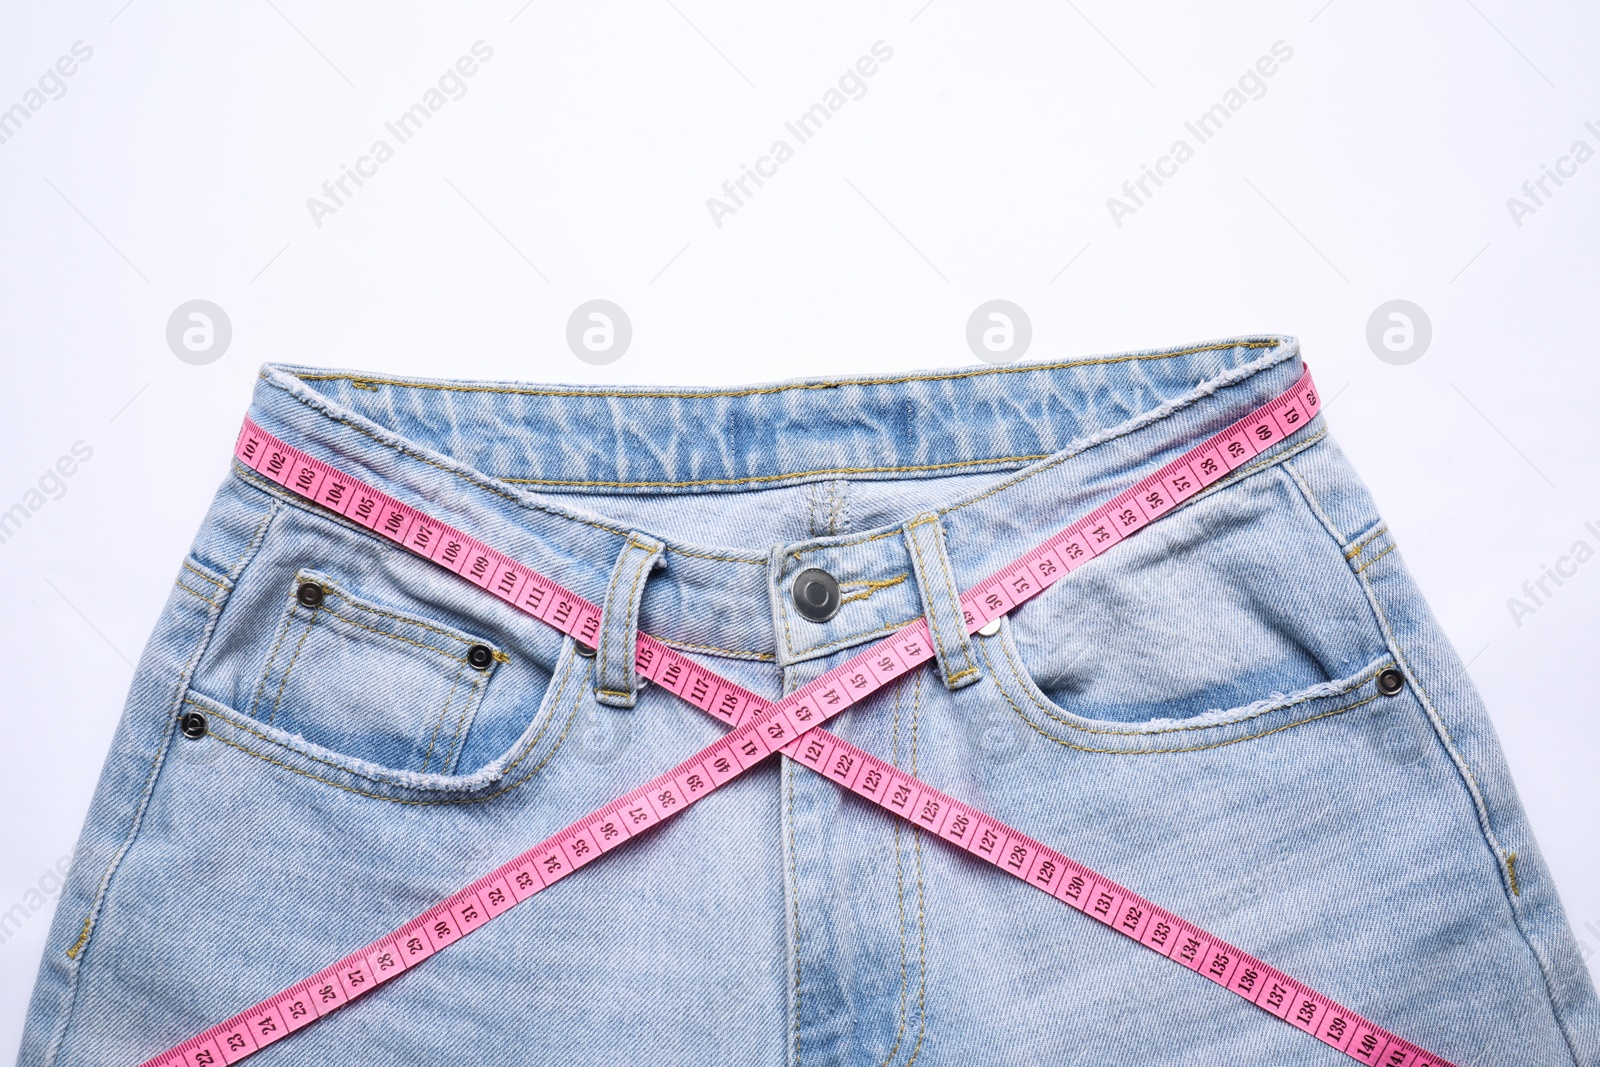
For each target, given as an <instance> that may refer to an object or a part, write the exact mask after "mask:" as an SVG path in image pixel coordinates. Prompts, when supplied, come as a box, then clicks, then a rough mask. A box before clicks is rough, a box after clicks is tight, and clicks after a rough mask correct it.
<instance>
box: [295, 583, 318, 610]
mask: <svg viewBox="0 0 1600 1067" xmlns="http://www.w3.org/2000/svg"><path fill="white" fill-rule="evenodd" d="M322 597H323V589H322V586H320V585H318V584H317V583H316V582H301V583H300V588H298V589H296V590H295V591H294V598H295V599H296V600H298V601H300V603H302V604H304V605H305V606H306V607H308V608H320V607H322Z"/></svg>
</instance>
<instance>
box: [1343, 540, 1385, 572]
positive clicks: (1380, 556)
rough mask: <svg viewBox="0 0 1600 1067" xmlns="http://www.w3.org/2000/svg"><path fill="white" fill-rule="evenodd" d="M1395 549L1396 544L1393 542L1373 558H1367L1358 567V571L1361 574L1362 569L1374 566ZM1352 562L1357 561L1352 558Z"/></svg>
mask: <svg viewBox="0 0 1600 1067" xmlns="http://www.w3.org/2000/svg"><path fill="white" fill-rule="evenodd" d="M1393 551H1394V545H1392V544H1391V545H1390V546H1389V547H1388V548H1386V549H1384V550H1383V551H1382V552H1379V553H1378V554H1377V555H1376V556H1373V557H1372V558H1371V559H1369V560H1367V561H1366V562H1365V563H1363V564H1362V565H1361V566H1359V567H1357V568H1356V573H1357V574H1360V573H1361V572H1362V571H1364V570H1366V569H1367V568H1368V567H1370V566H1372V565H1373V564H1374V563H1376V562H1378V561H1379V560H1380V559H1382V558H1383V557H1384V556H1387V555H1388V554H1389V553H1391V552H1393ZM1351 562H1352V563H1354V562H1355V561H1354V560H1351Z"/></svg>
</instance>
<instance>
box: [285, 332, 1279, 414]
mask: <svg viewBox="0 0 1600 1067" xmlns="http://www.w3.org/2000/svg"><path fill="white" fill-rule="evenodd" d="M1281 343H1282V342H1281V341H1246V340H1238V341H1228V342H1225V343H1219V344H1212V345H1199V346H1197V347H1194V348H1183V349H1177V350H1174V351H1171V352H1148V353H1139V354H1135V355H1118V356H1107V357H1100V358H1093V359H1077V360H1065V361H1063V362H1060V363H1045V364H1039V365H1034V366H1024V367H983V368H980V369H977V370H970V371H952V372H948V373H945V374H906V375H899V376H896V377H884V378H851V379H846V380H843V381H830V382H794V383H792V384H788V385H769V386H756V387H754V388H749V389H723V390H676V391H673V390H657V391H654V392H644V391H632V390H614V389H612V390H606V389H592V390H574V389H518V388H514V387H511V386H497V387H489V386H466V385H454V384H446V383H443V382H418V381H408V380H406V379H404V378H375V377H368V376H363V375H355V374H318V373H316V372H311V373H306V374H301V373H296V372H294V371H286V372H285V373H287V374H291V375H293V376H294V377H295V378H297V379H299V380H301V381H308V382H313V381H322V382H326V381H334V382H352V383H354V382H362V383H364V384H366V385H393V386H399V387H401V388H405V389H431V390H436V391H440V392H451V393H498V394H507V395H513V396H574V397H592V398H604V397H614V398H621V399H628V398H631V397H643V398H653V399H665V400H694V399H700V398H708V397H742V396H765V395H769V394H772V393H786V392H793V391H795V390H806V391H822V390H828V389H843V388H849V387H852V386H855V387H861V386H869V385H900V384H903V383H905V382H947V381H959V380H962V379H966V378H979V377H985V376H988V375H993V374H1019V373H1023V374H1025V373H1029V372H1036V371H1051V370H1067V369H1069V368H1072V367H1093V366H1104V365H1107V364H1112V363H1135V362H1143V361H1148V360H1158V359H1174V358H1176V357H1178V356H1192V355H1195V354H1196V353H1199V352H1220V351H1224V350H1226V349H1229V348H1276V347H1278V346H1279V345H1280V344H1281ZM262 377H265V375H264V374H263V375H262Z"/></svg>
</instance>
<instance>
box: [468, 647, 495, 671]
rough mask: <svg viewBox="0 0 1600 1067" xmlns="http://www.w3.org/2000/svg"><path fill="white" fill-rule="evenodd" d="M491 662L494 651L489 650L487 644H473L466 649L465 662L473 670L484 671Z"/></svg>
mask: <svg viewBox="0 0 1600 1067" xmlns="http://www.w3.org/2000/svg"><path fill="white" fill-rule="evenodd" d="M493 662H494V653H493V652H491V651H489V646H488V645H473V646H472V647H471V648H469V649H467V664H468V665H469V666H471V667H472V668H474V669H475V670H480V671H486V670H488V669H489V664H491V663H493Z"/></svg>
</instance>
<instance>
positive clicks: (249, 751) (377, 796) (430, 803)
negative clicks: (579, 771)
mask: <svg viewBox="0 0 1600 1067" xmlns="http://www.w3.org/2000/svg"><path fill="white" fill-rule="evenodd" d="M570 672H571V667H570V665H569V667H568V671H567V673H570ZM565 686H566V673H564V674H563V675H562V680H561V689H558V690H557V693H558V697H557V699H558V700H559V699H560V697H561V696H564V695H565V694H564V693H563V692H562V691H561V690H563V689H565ZM580 700H582V696H581V694H580V696H579V697H578V699H577V700H574V701H573V702H572V711H571V712H569V713H568V715H567V723H566V726H565V727H563V728H562V730H561V734H560V736H559V737H557V738H556V739H555V744H554V745H553V746H552V747H551V749H550V751H549V752H548V753H546V754H545V757H544V759H542V760H540V761H539V764H538V765H537V766H535V767H534V768H532V769H531V770H529V771H528V772H527V773H526V774H524V775H523V776H522V777H521V778H519V779H517V780H516V781H515V782H512V783H511V784H510V785H507V786H506V787H505V788H503V789H497V790H495V791H494V792H492V793H485V794H484V795H482V796H476V797H461V798H459V799H450V800H445V799H440V800H409V799H406V798H404V797H389V796H384V795H383V794H381V793H370V792H367V791H366V790H364V789H357V788H356V787H354V786H350V785H345V784H343V783H342V782H335V781H333V780H332V779H330V778H323V777H322V776H320V775H316V774H312V773H311V772H310V771H308V770H303V769H302V768H299V767H295V766H292V765H290V764H288V763H285V762H283V761H282V760H277V759H273V758H272V757H271V756H269V755H267V754H266V753H265V752H258V751H256V750H255V749H253V748H249V747H247V746H245V745H242V744H239V743H237V742H234V741H230V740H228V739H227V738H226V737H222V736H219V735H218V734H215V733H212V732H211V731H210V730H209V729H207V730H206V734H207V735H208V736H210V737H214V738H216V739H217V740H218V741H221V742H222V743H223V744H225V745H227V746H229V747H230V748H236V749H238V750H239V751H240V752H243V753H244V754H245V755H247V756H254V757H255V758H256V759H259V760H264V761H265V762H267V763H271V764H273V765H274V766H277V767H281V768H283V769H284V770H286V771H290V772H291V773H294V774H298V775H301V776H303V777H306V778H310V779H312V780H313V781H317V782H321V783H323V784H324V785H331V786H333V787H334V788H335V789H342V790H344V791H345V792H347V793H354V794H356V795H357V796H363V797H367V798H368V799H370V800H382V801H385V802H387V803H390V804H404V805H407V806H409V807H440V806H443V805H448V804H481V803H483V802H485V801H489V800H493V799H495V798H496V797H499V796H503V795H504V794H506V793H509V792H511V791H512V790H513V789H517V788H520V787H521V786H523V785H526V784H527V783H528V782H530V781H532V780H533V778H534V777H535V776H536V775H537V774H538V773H539V772H540V771H542V770H544V768H545V767H546V766H547V765H548V764H549V762H550V761H551V760H552V759H554V758H555V755H556V753H557V752H559V751H561V745H562V743H563V742H564V741H566V739H567V733H568V731H569V730H571V729H572V723H573V720H574V719H575V718H576V717H577V711H578V703H579V701H580ZM219 717H220V718H221V719H222V720H223V721H224V722H227V723H228V724H229V725H231V726H233V727H235V728H236V729H239V730H243V731H244V732H245V733H249V734H255V736H257V737H261V739H262V740H263V741H266V742H267V743H269V744H274V743H275V742H273V741H272V739H271V738H269V737H263V736H262V735H261V734H256V733H255V731H254V730H250V729H247V728H246V727H244V726H241V725H240V724H239V723H237V722H234V721H233V720H231V719H229V718H228V717H227V716H226V715H223V716H219ZM554 721H555V716H554V715H552V716H551V717H550V718H549V719H547V720H545V724H544V725H543V726H541V727H540V728H539V731H538V733H536V734H534V736H533V737H532V739H530V740H529V741H528V744H527V746H526V748H525V749H524V750H523V753H522V755H521V756H518V757H517V760H516V761H515V762H513V763H512V764H510V765H509V766H507V767H506V770H507V771H510V770H511V768H512V767H515V766H516V765H517V763H520V762H521V761H522V760H523V759H524V758H526V757H527V754H528V753H529V752H531V751H533V748H534V746H535V745H537V744H538V742H539V739H540V738H542V737H543V736H544V735H545V731H546V730H548V729H549V727H550V723H552V722H554ZM300 755H301V756H304V757H305V758H307V759H313V760H316V761H317V762H318V763H323V764H327V765H328V766H330V767H333V768H335V769H336V770H342V771H346V772H347V773H349V769H348V768H345V767H339V766H338V765H337V764H334V763H329V762H328V761H327V760H323V759H317V757H315V756H312V755H310V754H309V753H304V752H302V753H300Z"/></svg>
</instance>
